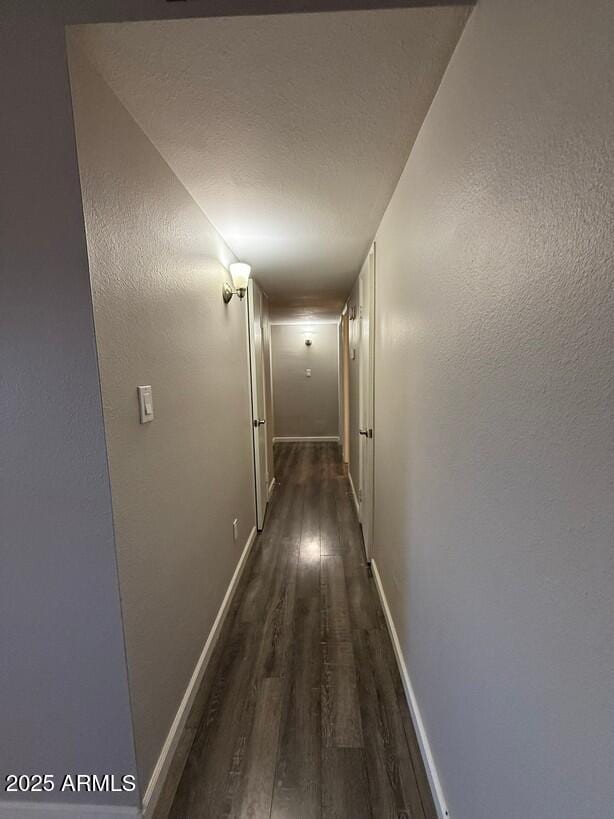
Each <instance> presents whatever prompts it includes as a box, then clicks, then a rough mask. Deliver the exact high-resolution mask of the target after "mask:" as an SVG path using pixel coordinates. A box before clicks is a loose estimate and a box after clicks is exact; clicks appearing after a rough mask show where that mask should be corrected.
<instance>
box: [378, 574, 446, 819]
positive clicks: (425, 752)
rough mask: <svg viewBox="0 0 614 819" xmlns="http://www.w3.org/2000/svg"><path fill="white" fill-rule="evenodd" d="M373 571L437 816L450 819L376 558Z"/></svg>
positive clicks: (440, 818)
mask: <svg viewBox="0 0 614 819" xmlns="http://www.w3.org/2000/svg"><path fill="white" fill-rule="evenodd" d="M371 570H372V572H373V577H374V578H375V586H376V588H377V593H378V595H379V599H380V602H381V604H382V608H383V610H384V616H385V618H386V625H387V626H388V631H389V633H390V639H391V640H392V645H393V648H394V654H395V657H396V659H397V665H398V666H399V672H400V674H401V680H402V681H403V688H404V689H405V696H406V698H407V704H408V705H409V710H410V713H411V718H412V722H413V723H414V729H415V731H416V736H417V738H418V745H419V746H420V753H421V754H422V761H423V762H424V767H425V769H426V775H427V777H428V780H429V785H430V786H431V793H432V794H433V801H434V802H435V808H436V810H437V816H438V817H439V819H449V817H450V813H449V811H448V806H447V804H446V799H445V796H444V794H443V790H442V787H441V782H440V779H439V774H438V773H437V768H436V767H435V760H434V759H433V753H432V751H431V746H430V743H429V740H428V736H427V735H426V730H425V728H424V723H423V722H422V715H421V714H420V709H419V707H418V701H417V700H416V694H415V692H414V687H413V685H412V684H411V679H410V677H409V672H408V670H407V665H406V664H405V658H404V657H403V651H402V650H401V644H400V642H399V636H398V634H397V630H396V628H395V625H394V620H393V619H392V614H391V612H390V608H389V606H388V600H387V599H386V593H385V592H384V587H383V586H382V580H381V577H380V574H379V572H378V570H377V564H376V563H375V558H371Z"/></svg>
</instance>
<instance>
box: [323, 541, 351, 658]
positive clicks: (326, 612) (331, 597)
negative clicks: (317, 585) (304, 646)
mask: <svg viewBox="0 0 614 819" xmlns="http://www.w3.org/2000/svg"><path fill="white" fill-rule="evenodd" d="M350 639H351V634H350V612H349V607H348V599H347V588H346V585H345V570H344V567H343V560H342V559H341V557H339V556H338V555H328V556H326V557H323V558H322V640H323V641H324V642H330V641H332V640H340V641H346V642H347V641H349V640H350Z"/></svg>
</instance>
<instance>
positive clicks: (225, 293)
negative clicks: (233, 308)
mask: <svg viewBox="0 0 614 819" xmlns="http://www.w3.org/2000/svg"><path fill="white" fill-rule="evenodd" d="M228 269H229V271H230V277H231V278H232V283H233V284H234V287H231V286H230V284H229V282H227V281H226V282H224V286H223V287H222V298H223V299H224V304H228V302H229V301H230V299H231V298H232V297H233V296H238V297H239V298H240V299H242V298H243V297H244V296H245V292H246V290H247V282H248V279H249V274H250V273H251V272H252V269H251V267H250V266H249V265H248V264H246V262H233V263H232V264H231V265H230V267H229V268H228Z"/></svg>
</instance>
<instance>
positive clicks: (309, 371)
mask: <svg viewBox="0 0 614 819" xmlns="http://www.w3.org/2000/svg"><path fill="white" fill-rule="evenodd" d="M305 375H306V376H307V378H311V367H307V369H306V370H305Z"/></svg>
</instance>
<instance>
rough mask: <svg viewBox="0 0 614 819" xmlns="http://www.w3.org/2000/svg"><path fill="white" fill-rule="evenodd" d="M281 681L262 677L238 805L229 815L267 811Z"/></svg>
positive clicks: (257, 815) (248, 817)
mask: <svg viewBox="0 0 614 819" xmlns="http://www.w3.org/2000/svg"><path fill="white" fill-rule="evenodd" d="M281 692H282V683H281V680H280V679H279V678H276V677H268V678H265V679H263V680H262V682H261V683H260V686H259V690H258V697H257V701H256V713H255V715H254V722H253V726H252V731H251V735H250V738H249V742H248V746H247V751H246V759H247V767H246V771H245V775H244V780H245V781H244V785H243V787H242V788H240V789H239V791H238V793H239V806H238V809H237V810H236V811H235V810H233V811H232V815H233V816H234V815H236V816H239V817H241V819H262V817H265V816H269V815H270V813H271V801H272V796H273V783H274V776H275V765H276V761H277V745H278V734H279V720H280V716H281Z"/></svg>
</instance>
